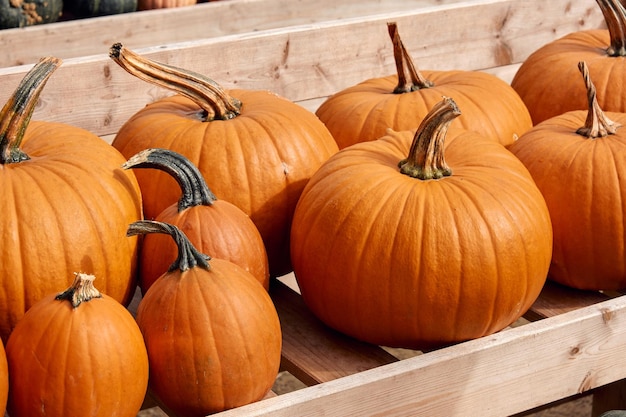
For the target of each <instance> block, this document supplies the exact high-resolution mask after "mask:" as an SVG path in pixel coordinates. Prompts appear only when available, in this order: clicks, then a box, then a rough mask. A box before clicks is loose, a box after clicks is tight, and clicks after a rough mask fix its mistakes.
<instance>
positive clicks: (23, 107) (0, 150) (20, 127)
mask: <svg viewBox="0 0 626 417" xmlns="http://www.w3.org/2000/svg"><path fill="white" fill-rule="evenodd" d="M61 62H62V61H61V59H59V58H54V57H45V58H42V59H41V60H39V62H37V63H36V64H35V65H34V66H33V67H32V68H31V69H30V71H28V73H27V74H26V75H25V76H24V78H23V79H22V81H21V82H20V84H19V85H18V86H17V89H16V90H15V92H14V93H13V95H12V96H11V97H10V98H9V100H8V101H7V102H6V104H5V105H4V107H3V108H2V110H1V111H0V164H9V163H13V162H20V161H25V160H27V159H30V158H29V157H28V155H26V154H25V153H24V152H23V151H22V150H21V149H20V144H21V143H22V139H24V133H25V132H26V128H27V127H28V124H29V123H30V118H31V117H32V115H33V112H34V111H35V106H36V105H37V100H38V99H39V96H40V95H41V92H42V90H43V88H44V86H45V85H46V82H47V81H48V79H49V78H50V76H51V75H52V73H53V72H54V71H55V70H56V69H57V68H58V67H59V66H60V65H61Z"/></svg>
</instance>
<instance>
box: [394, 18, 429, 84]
mask: <svg viewBox="0 0 626 417" xmlns="http://www.w3.org/2000/svg"><path fill="white" fill-rule="evenodd" d="M387 30H388V31H389V36H390V37H391V42H392V43H393V57H394V59H395V61H396V71H397V72H398V85H397V86H396V88H395V89H394V90H393V92H394V94H402V93H410V92H411V91H416V90H420V89H422V88H430V87H433V86H434V84H433V83H432V82H431V81H429V80H427V79H426V78H424V76H423V75H422V74H421V73H420V72H419V71H418V70H417V68H415V65H414V64H413V60H412V59H411V56H410V55H409V52H408V51H407V50H406V48H405V46H404V43H403V42H402V39H400V34H399V33H398V26H397V24H396V23H395V22H390V23H387Z"/></svg>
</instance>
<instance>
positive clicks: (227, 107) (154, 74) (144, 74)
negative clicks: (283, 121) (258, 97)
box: [109, 43, 241, 121]
mask: <svg viewBox="0 0 626 417" xmlns="http://www.w3.org/2000/svg"><path fill="white" fill-rule="evenodd" d="M109 57H110V58H111V59H112V60H113V61H114V62H115V63H117V64H118V65H119V66H120V67H122V68H123V69H124V70H126V71H127V72H128V73H130V74H131V75H134V76H135V77H137V78H139V79H141V80H144V81H147V82H149V83H152V84H155V85H158V86H160V87H164V88H167V89H170V90H172V91H174V92H176V93H178V94H181V95H183V96H185V97H188V98H189V99H191V100H192V101H193V102H194V103H196V104H197V105H198V106H200V108H202V109H203V110H204V112H205V118H206V120H208V121H211V120H228V119H232V118H234V117H236V116H237V115H239V113H240V112H241V102H240V101H239V100H237V99H236V98H234V97H231V96H230V95H228V93H226V91H225V90H224V89H223V88H222V87H221V86H220V85H219V84H217V83H216V82H215V81H213V80H212V79H210V78H208V77H206V76H204V75H202V74H198V73H196V72H193V71H188V70H185V69H182V68H177V67H174V66H171V65H167V64H163V63H158V62H155V61H152V60H150V59H148V58H145V57H142V56H141V55H139V54H137V53H135V52H133V51H131V50H129V49H127V48H125V47H124V46H123V45H122V44H121V43H115V44H113V46H112V47H111V48H110V50H109Z"/></svg>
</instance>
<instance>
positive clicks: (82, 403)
mask: <svg viewBox="0 0 626 417" xmlns="http://www.w3.org/2000/svg"><path fill="white" fill-rule="evenodd" d="M122 239H123V236H122ZM93 281H94V276H93V275H88V274H82V273H79V274H76V276H75V279H74V283H73V284H72V285H71V286H70V287H69V288H68V289H67V290H66V291H64V292H62V293H60V294H58V295H57V294H51V295H47V296H46V297H44V298H43V299H41V300H40V301H39V302H38V303H36V304H35V305H34V306H33V307H32V308H31V309H30V310H28V312H27V313H26V314H25V315H24V317H23V318H22V320H20V321H19V323H18V324H17V326H16V327H15V330H14V331H13V333H11V336H10V337H9V341H8V343H7V347H6V354H7V358H8V364H9V374H10V389H9V401H8V410H9V413H10V415H11V417H36V416H42V417H43V416H63V417H135V416H136V415H137V413H138V412H139V410H140V409H141V405H142V404H143V400H144V397H145V395H146V390H147V387H148V354H147V351H146V346H145V344H144V342H143V337H142V335H141V332H140V331H139V327H138V326H137V323H136V322H135V319H134V318H133V316H132V315H131V314H130V312H129V311H128V310H127V309H126V308H124V306H122V305H121V304H120V303H118V302H117V301H115V300H114V299H112V298H111V297H109V296H107V295H106V294H101V293H100V292H99V291H98V290H97V289H96V288H95V287H94V285H93Z"/></svg>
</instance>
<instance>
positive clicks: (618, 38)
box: [596, 0, 626, 56]
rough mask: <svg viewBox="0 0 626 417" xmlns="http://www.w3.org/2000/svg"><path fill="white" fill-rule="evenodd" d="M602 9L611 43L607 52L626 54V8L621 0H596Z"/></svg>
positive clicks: (618, 54)
mask: <svg viewBox="0 0 626 417" xmlns="http://www.w3.org/2000/svg"><path fill="white" fill-rule="evenodd" d="M596 3H597V4H598V6H599V7H600V10H601V11H602V15H603V16H604V20H605V22H606V26H607V29H608V30H609V36H610V38H611V45H610V46H609V47H608V48H607V50H606V53H607V54H608V55H609V56H626V9H625V8H624V5H623V4H622V3H621V2H620V0H596Z"/></svg>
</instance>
